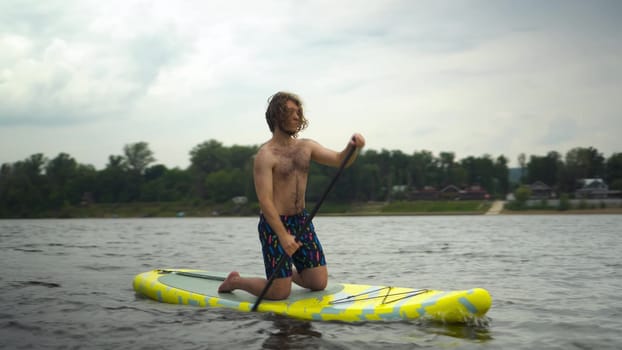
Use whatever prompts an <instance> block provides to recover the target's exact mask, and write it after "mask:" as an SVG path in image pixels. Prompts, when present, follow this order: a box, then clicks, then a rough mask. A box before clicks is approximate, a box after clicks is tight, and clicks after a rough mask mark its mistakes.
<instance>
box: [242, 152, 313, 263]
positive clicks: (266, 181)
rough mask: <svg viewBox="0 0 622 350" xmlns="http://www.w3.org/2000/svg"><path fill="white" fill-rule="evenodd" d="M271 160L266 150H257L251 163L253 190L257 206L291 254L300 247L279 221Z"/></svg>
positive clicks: (288, 253)
mask: <svg viewBox="0 0 622 350" xmlns="http://www.w3.org/2000/svg"><path fill="white" fill-rule="evenodd" d="M273 164H274V162H273V160H272V159H271V157H270V155H269V154H268V153H267V152H262V151H260V152H258V153H257V156H256V157H255V162H254V165H253V179H254V181H255V191H256V192H257V199H258V200H259V207H260V208H261V212H262V213H263V215H264V217H265V218H266V221H268V224H269V225H270V227H272V229H273V230H274V232H275V233H276V235H277V237H278V238H279V243H280V244H281V246H282V247H283V249H284V250H285V252H286V253H287V255H289V256H292V254H294V253H295V252H296V250H298V248H299V247H300V245H301V244H300V243H299V242H296V240H295V239H294V237H293V236H292V235H290V234H289V233H288V232H287V230H286V229H285V226H284V225H283V223H282V222H281V218H280V217H279V213H278V211H277V209H276V206H275V205H274V192H273V190H274V189H273V187H272V186H273V181H272V170H273Z"/></svg>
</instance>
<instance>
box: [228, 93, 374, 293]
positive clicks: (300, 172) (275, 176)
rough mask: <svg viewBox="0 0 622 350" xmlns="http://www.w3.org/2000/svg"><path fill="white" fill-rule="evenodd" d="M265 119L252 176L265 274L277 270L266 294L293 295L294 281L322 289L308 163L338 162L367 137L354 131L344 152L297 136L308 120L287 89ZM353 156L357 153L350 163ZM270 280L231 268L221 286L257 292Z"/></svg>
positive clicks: (321, 254)
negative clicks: (308, 203)
mask: <svg viewBox="0 0 622 350" xmlns="http://www.w3.org/2000/svg"><path fill="white" fill-rule="evenodd" d="M266 121H267V122H268V127H269V128H270V131H271V132H272V138H271V139H270V140H269V141H268V142H266V143H265V144H264V145H262V146H261V148H260V149H259V151H258V152H257V155H256V156H255V163H254V169H253V177H254V180H255V191H256V192H257V198H258V199H259V206H260V209H261V215H260V219H259V225H258V230H259V240H260V241H261V245H262V252H263V256H264V265H265V270H266V277H268V278H269V277H270V276H272V274H273V273H276V274H277V275H276V277H275V279H274V281H273V283H272V285H271V286H270V289H269V290H268V291H267V293H266V294H265V298H266V299H271V300H281V299H286V298H287V297H288V296H289V294H290V292H291V286H292V281H293V282H294V283H296V284H298V285H299V286H301V287H304V288H308V289H311V290H323V289H324V288H326V284H327V282H328V272H327V269H326V260H325V258H324V252H323V251H322V245H321V244H320V241H319V240H318V238H317V235H316V234H315V232H314V227H313V224H309V225H307V226H306V227H305V225H304V221H305V218H306V217H307V216H308V213H307V212H306V210H305V192H306V188H307V178H308V175H309V165H310V162H311V161H312V160H313V161H315V162H318V163H320V164H324V165H329V166H333V167H338V166H339V165H341V163H342V162H343V161H344V159H345V158H346V155H347V153H348V148H349V147H357V148H361V147H363V146H365V139H364V138H363V136H362V135H360V134H358V133H357V134H354V135H353V136H352V138H351V140H350V142H349V143H348V145H347V146H346V148H345V149H344V150H343V151H341V152H336V151H333V150H330V149H327V148H325V147H323V146H321V145H320V144H319V143H317V142H315V141H313V140H310V139H298V133H299V132H300V131H302V130H303V129H305V128H306V127H307V124H308V122H307V119H306V118H305V116H304V113H303V106H302V102H301V101H300V98H299V97H298V96H296V95H295V94H292V93H287V92H278V93H276V94H275V95H274V96H272V97H271V98H270V100H269V104H268V109H267V110H266ZM355 158H356V154H355V155H354V156H353V157H352V158H350V161H349V162H348V164H347V165H350V164H351V163H352V162H353V161H354V159H355ZM296 237H298V239H299V241H298V240H296ZM282 258H285V259H287V260H286V263H285V265H284V268H283V269H281V270H279V271H274V269H275V267H276V265H277V264H278V262H279V260H280V259H282ZM292 264H293V265H295V267H296V269H295V270H293V269H292ZM266 284H267V280H266V279H264V278H245V277H241V276H240V274H239V273H237V272H236V271H233V272H231V273H230V274H229V275H228V276H227V278H226V279H225V281H224V282H223V283H222V284H221V285H220V287H219V288H218V291H219V292H221V293H226V292H231V291H233V290H235V289H242V290H245V291H247V292H249V293H251V294H254V295H259V294H260V293H261V292H262V291H263V289H264V287H265V286H266Z"/></svg>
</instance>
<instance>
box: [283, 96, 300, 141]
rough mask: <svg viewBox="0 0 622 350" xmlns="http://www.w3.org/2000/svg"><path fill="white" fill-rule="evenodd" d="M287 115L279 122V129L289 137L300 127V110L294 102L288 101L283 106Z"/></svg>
mask: <svg viewBox="0 0 622 350" xmlns="http://www.w3.org/2000/svg"><path fill="white" fill-rule="evenodd" d="M285 108H286V110H287V114H286V116H285V118H283V120H280V121H279V128H281V130H282V131H284V132H285V133H287V134H289V135H295V134H296V133H297V132H298V128H299V127H300V108H299V107H298V106H297V105H296V103H295V102H294V101H290V100H288V101H287V103H286V104H285Z"/></svg>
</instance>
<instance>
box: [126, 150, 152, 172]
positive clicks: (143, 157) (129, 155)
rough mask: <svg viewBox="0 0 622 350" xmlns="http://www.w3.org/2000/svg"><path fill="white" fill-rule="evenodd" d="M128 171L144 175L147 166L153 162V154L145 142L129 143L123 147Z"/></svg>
mask: <svg viewBox="0 0 622 350" xmlns="http://www.w3.org/2000/svg"><path fill="white" fill-rule="evenodd" d="M123 153H124V154H125V161H126V162H127V166H128V169H129V170H130V171H133V172H135V173H136V174H140V175H142V174H144V172H145V169H147V167H148V166H149V164H151V163H153V162H155V160H156V159H155V158H154V157H153V152H152V151H151V150H150V149H149V144H148V143H147V142H136V143H130V144H127V145H125V147H123Z"/></svg>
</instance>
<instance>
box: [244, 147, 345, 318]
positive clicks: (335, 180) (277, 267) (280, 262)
mask: <svg viewBox="0 0 622 350" xmlns="http://www.w3.org/2000/svg"><path fill="white" fill-rule="evenodd" d="M354 151H356V146H350V149H349V150H348V153H347V154H346V157H345V158H344V159H343V162H341V165H340V166H339V169H338V170H337V173H336V174H335V176H334V177H333V180H332V181H331V182H330V184H329V185H328V187H327V188H326V190H325V191H324V194H323V195H322V197H321V198H320V200H319V201H318V202H317V204H316V205H315V208H313V210H312V211H311V213H310V214H309V216H308V217H307V218H306V219H305V222H304V224H303V226H302V228H303V230H302V231H304V229H305V228H307V226H308V225H309V224H310V223H311V220H313V217H315V214H316V213H317V211H318V210H319V209H320V206H322V202H324V199H326V196H327V195H328V192H330V190H331V189H332V188H333V186H334V185H335V182H337V179H338V178H339V175H341V172H342V171H343V169H344V168H345V167H346V164H348V161H349V160H350V158H352V155H353V154H354ZM296 240H298V237H296ZM285 260H287V257H286V256H285V255H283V256H282V257H281V259H279V262H278V264H277V265H276V268H275V269H274V272H273V273H272V275H271V276H270V278H269V279H268V282H267V283H266V286H265V287H264V288H263V290H262V291H261V293H260V294H259V296H258V297H257V300H256V301H255V304H254V305H253V307H252V308H251V311H257V307H259V303H261V301H262V300H263V298H264V297H265V296H266V293H267V292H268V289H270V286H271V285H272V282H274V278H275V277H276V273H277V271H279V270H280V269H282V268H283V265H284V264H285Z"/></svg>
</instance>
